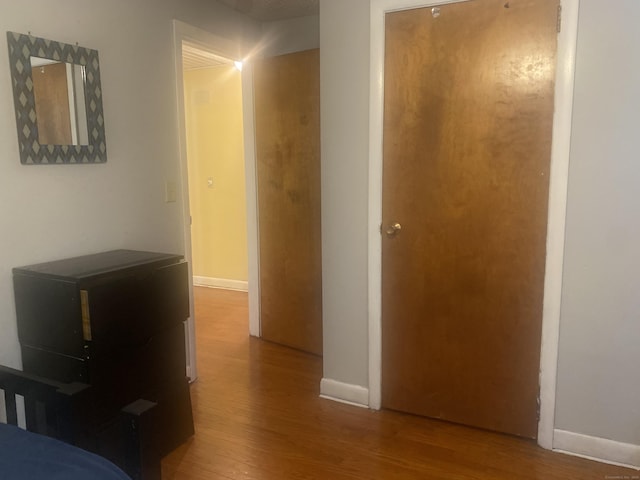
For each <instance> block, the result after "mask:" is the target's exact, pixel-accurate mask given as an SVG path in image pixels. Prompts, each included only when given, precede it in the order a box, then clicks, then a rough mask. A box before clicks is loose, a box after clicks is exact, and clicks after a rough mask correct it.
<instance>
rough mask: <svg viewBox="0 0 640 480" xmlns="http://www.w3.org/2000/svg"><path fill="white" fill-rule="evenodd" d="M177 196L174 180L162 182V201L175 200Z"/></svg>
mask: <svg viewBox="0 0 640 480" xmlns="http://www.w3.org/2000/svg"><path fill="white" fill-rule="evenodd" d="M177 196H178V194H177V188H176V182H174V181H171V180H167V181H166V182H165V184H164V201H165V202H167V203H172V202H175V201H176V199H177Z"/></svg>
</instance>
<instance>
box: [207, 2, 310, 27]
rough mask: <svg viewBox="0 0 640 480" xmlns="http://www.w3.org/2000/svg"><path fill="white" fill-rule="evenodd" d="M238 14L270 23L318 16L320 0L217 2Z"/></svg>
mask: <svg viewBox="0 0 640 480" xmlns="http://www.w3.org/2000/svg"><path fill="white" fill-rule="evenodd" d="M217 1H218V2H220V3H224V4H225V5H228V6H230V7H231V8H233V9H234V10H237V11H238V12H241V13H244V14H245V15H248V16H250V17H251V18H254V19H255V20H259V21H261V22H270V21H273V20H284V19H287V18H295V17H305V16H308V15H317V14H318V11H319V7H318V1H319V0H217Z"/></svg>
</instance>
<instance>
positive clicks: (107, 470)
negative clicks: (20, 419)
mask: <svg viewBox="0 0 640 480" xmlns="http://www.w3.org/2000/svg"><path fill="white" fill-rule="evenodd" d="M0 480H131V479H130V478H129V477H128V476H127V475H126V474H125V473H124V472H123V471H122V470H120V469H119V468H118V467H116V466H115V465H114V464H112V463H111V462H109V461H107V460H105V459H104V458H102V457H99V456H97V455H94V454H92V453H89V452H86V451H84V450H81V449H79V448H76V447H73V446H71V445H68V444H66V443H63V442H61V441H59V440H55V439H53V438H49V437H45V436H43V435H37V434H35V433H31V432H27V431H24V430H22V429H20V428H18V427H14V426H13V425H5V424H0Z"/></svg>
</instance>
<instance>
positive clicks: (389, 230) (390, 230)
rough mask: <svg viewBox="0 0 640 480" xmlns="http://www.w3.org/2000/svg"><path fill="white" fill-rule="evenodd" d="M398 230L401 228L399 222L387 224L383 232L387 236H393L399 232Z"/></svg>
mask: <svg viewBox="0 0 640 480" xmlns="http://www.w3.org/2000/svg"><path fill="white" fill-rule="evenodd" d="M400 230H402V225H400V224H399V223H394V224H393V225H389V226H388V227H387V229H386V230H385V233H386V234H387V237H395V236H396V235H397V234H398V232H400Z"/></svg>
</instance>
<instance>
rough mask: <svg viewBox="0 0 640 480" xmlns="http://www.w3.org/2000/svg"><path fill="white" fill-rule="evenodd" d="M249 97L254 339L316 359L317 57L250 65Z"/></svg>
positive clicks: (318, 343)
mask: <svg viewBox="0 0 640 480" xmlns="http://www.w3.org/2000/svg"><path fill="white" fill-rule="evenodd" d="M254 91H255V93H254V95H255V120H256V152H257V163H258V165H257V176H258V223H259V242H260V297H261V298H260V305H261V307H260V319H261V334H262V337H263V338H264V339H265V340H269V341H273V342H276V343H280V344H282V345H287V346H290V347H293V348H297V349H300V350H304V351H306V352H310V353H314V354H318V355H321V354H322V259H321V237H320V235H321V231H320V55H319V50H317V49H316V50H308V51H304V52H298V53H293V54H288V55H281V56H277V57H271V58H266V59H264V60H262V61H260V62H258V63H257V64H256V66H255V70H254Z"/></svg>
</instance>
